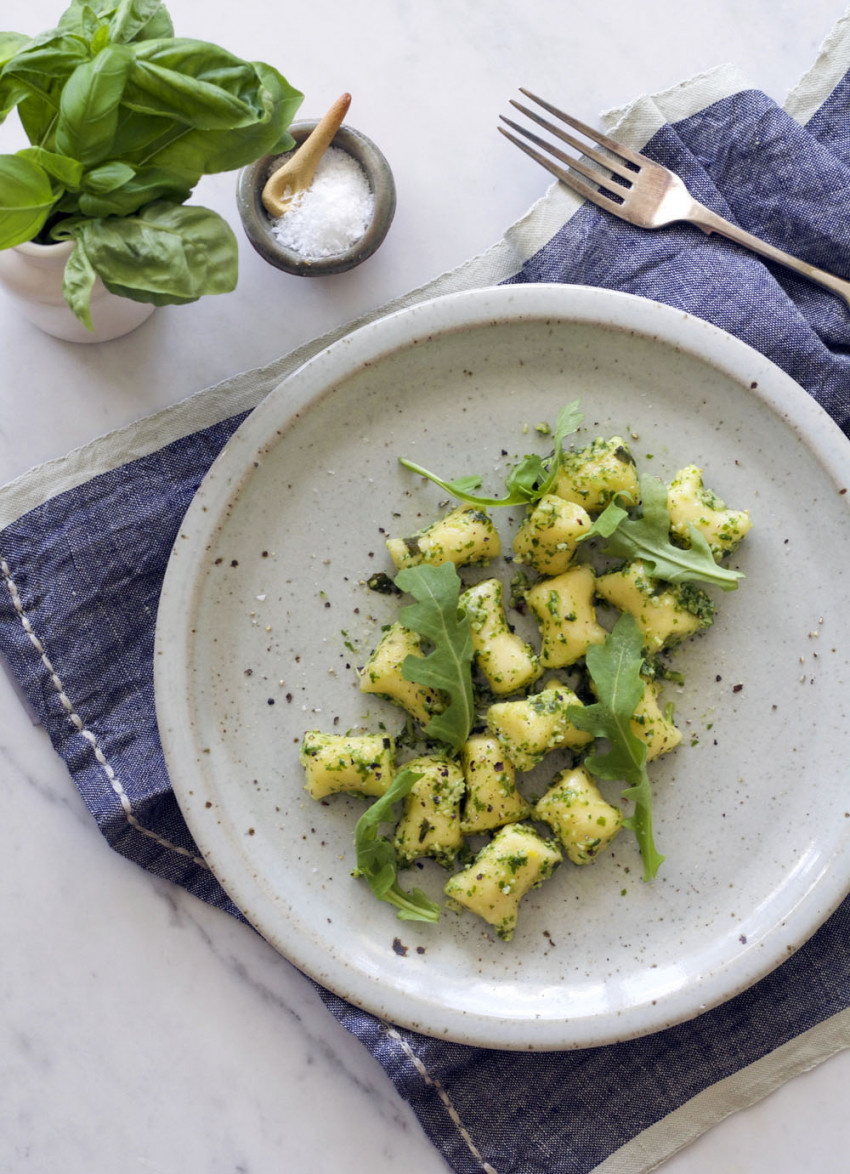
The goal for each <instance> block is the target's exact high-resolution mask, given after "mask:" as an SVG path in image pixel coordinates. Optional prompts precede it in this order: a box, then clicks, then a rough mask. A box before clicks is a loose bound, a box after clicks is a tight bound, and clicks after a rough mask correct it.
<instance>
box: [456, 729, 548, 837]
mask: <svg viewBox="0 0 850 1174" xmlns="http://www.w3.org/2000/svg"><path fill="white" fill-rule="evenodd" d="M460 767H461V770H462V771H463V777H464V780H465V782H466V797H465V799H464V803H463V818H462V819H461V831H462V832H463V833H464V835H468V836H472V835H477V834H478V833H479V832H489V831H492V829H493V828H498V827H502V826H503V825H504V824H506V823H518V822H519V820H521V819H525V818H526V817H527V816H528V815H530V814H531V807H530V806H529V804H528V803H526V801H525V799H523V797H522V795H520V793H519V791H518V790H517V788H516V771H515V770H514V766H513V763H512V762H511V760H510V759H509V758H508V756H507V754H505V751H504V748H503V746H502V744H501V742H500V741H499V740H498V738H494V737H492V735H489V734H473V736H472V737H471V738H468V739H467V741H466V742H465V743H464V745H463V747H462V748H461V752H460Z"/></svg>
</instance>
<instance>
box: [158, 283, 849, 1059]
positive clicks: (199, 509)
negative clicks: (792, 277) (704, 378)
mask: <svg viewBox="0 0 850 1174" xmlns="http://www.w3.org/2000/svg"><path fill="white" fill-rule="evenodd" d="M540 318H544V319H549V318H551V319H557V320H559V321H564V322H578V323H582V322H584V323H588V324H597V325H600V326H605V327H608V328H614V329H620V330H624V331H628V332H631V333H633V334H635V335H638V336H643V337H645V338H650V339H658V340H659V341H660V342H663V343H664V344H666V345H668V346H672V347H674V348H675V349H676V350H678V351H681V352H683V353H687V354H691V355H693V356H695V357H697V358H699V359H702V360H703V361H704V362H705V363H706V364H707V365H709V366H711V367H714V368H715V369H717V370H719V371H721V372H722V373H724V374H725V375H727V376H728V377H730V378H731V379H733V380H734V381H735V382H739V383H741V384H742V385H745V384H747V383H748V384H749V387H748V388H747V390H748V391H749V394H751V395H753V396H755V397H756V398H758V399H760V400H762V402H763V403H765V404H766V405H767V407H768V408H769V409H770V410H772V411H773V412H774V413H776V414H778V415H779V416H780V417H781V419H782V420H783V422H784V424H785V425H786V426H787V427H790V428H791V429H792V430H793V431H794V433H795V434H796V435H797V437H798V438H799V439H800V440H801V441H803V442H804V443H805V444H806V445H807V446H808V447H809V448H810V449H811V450H812V451H813V453H815V455H816V457H817V460H818V462H819V463H820V464H821V465H822V466H823V467H824V468H825V469H826V470H827V471H828V473H829V474H830V476H831V477H832V478H833V479H834V480H836V481H840V480H841V479H842V478H841V476H840V473H841V472H842V469H841V464H840V461H841V449H842V448H844V449H846V446H847V445H848V440H847V438H846V437H845V436H844V434H843V433H842V432H841V430H840V429H839V427H838V425H837V424H835V422H834V421H833V420H832V419H831V417H830V416H829V415H828V414H827V413H826V411H825V410H824V409H823V408H822V407H820V405H818V404H817V402H816V401H815V400H814V399H813V398H812V397H811V396H810V395H809V394H808V393H807V392H806V391H805V390H804V389H803V388H802V387H801V386H800V385H799V384H798V383H796V382H795V381H794V380H793V379H792V378H791V376H790V375H788V374H787V373H786V372H784V371H782V370H781V368H779V367H778V366H777V365H776V364H775V363H773V362H772V361H771V360H770V359H768V358H767V357H766V356H764V355H762V354H761V353H760V352H758V351H756V350H755V349H753V348H752V347H750V346H749V345H748V344H747V343H745V342H743V341H742V340H741V339H738V338H737V337H735V336H733V335H731V334H729V333H727V332H726V331H723V330H722V329H721V328H719V327H717V326H714V325H713V324H712V323H709V322H706V321H705V320H704V319H700V318H696V317H694V316H693V315H691V314H689V313H687V312H686V311H682V310H678V309H676V308H673V307H670V306H668V305H666V304H665V303H661V302H656V301H653V300H651V299H647V298H642V297H639V296H637V295H633V294H627V293H623V292H621V291H615V290H605V289H599V288H596V287H584V286H572V285H556V284H547V285H516V286H511V285H507V286H505V285H502V286H492V287H484V288H481V289H474V290H463V291H457V292H454V293H450V294H444V295H440V296H437V297H435V298H430V299H427V300H425V301H421V302H417V303H414V304H413V305H411V306H406V307H403V308H401V309H398V310H394V311H392V312H390V313H389V314H386V315H383V316H381V317H378V318H376V319H374V320H373V321H371V322H368V323H366V324H364V325H361V326H359V327H355V328H354V329H352V330H351V331H350V332H348V333H346V334H345V335H343V336H342V337H340V338H338V339H336V340H335V341H333V342H332V343H330V344H329V345H328V346H326V347H323V348H322V349H321V350H319V351H318V352H316V354H314V355H313V356H312V357H311V358H308V359H307V360H306V361H305V362H304V363H303V364H301V366H299V367H298V368H297V369H296V370H294V371H292V372H291V373H290V374H289V375H287V376H286V377H285V378H284V379H282V380H281V381H280V383H278V384H277V385H276V387H275V388H274V389H273V390H272V391H271V392H270V393H269V394H268V395H267V396H266V397H265V399H264V400H262V401H261V403H260V404H259V405H258V406H257V407H256V408H255V409H254V411H253V412H252V413H251V414H250V415H249V416H248V417H247V418H246V420H244V421H243V422H242V423H241V424H240V426H239V427H238V428H237V430H236V431H235V432H234V434H233V436H232V437H231V438H230V440H229V441H228V443H227V444H226V445H225V447H224V449H223V450H222V451H221V453H219V455H218V456H217V457H216V459H215V461H214V462H213V464H212V465H211V467H210V469H209V470H208V472H207V474H206V475H205V477H204V478H203V480H202V482H201V484H200V486H199V488H198V490H197V492H196V494H195V496H194V498H193V501H192V503H191V505H190V507H189V509H188V511H187V513H186V515H185V516H184V518H183V520H182V522H181V525H180V534H183V532H184V530H185V529H187V528H188V529H190V530H192V529H193V527H194V530H193V533H194V534H195V541H196V542H200V544H201V548H203V537H204V535H205V534H206V535H211V534H212V533H214V531H215V529H216V527H217V525H218V522H219V515H218V514H214V515H213V514H212V512H211V511H206V509H205V504H204V503H205V500H206V496H207V493H208V492H209V485H210V484H211V483H212V481H214V480H216V481H218V480H220V479H221V477H222V475H223V476H224V479H225V487H226V488H227V489H228V490H230V492H229V493H228V496H227V501H231V500H233V494H234V493H238V484H239V482H240V480H242V479H244V477H245V476H247V475H250V467H251V465H252V463H253V461H254V460H255V458H256V456H257V454H258V453H259V452H261V451H262V449H263V448H264V447H265V446H266V445H267V444H268V441H269V430H270V429H271V431H272V433H273V432H274V427H273V426H274V425H275V423H277V426H278V427H283V426H289V425H290V424H292V423H294V422H295V421H296V420H297V417H298V413H299V412H300V411H302V410H303V409H304V407H305V406H306V405H307V404H309V403H311V402H312V401H313V400H314V399H315V398H318V397H319V396H320V395H321V394H323V391H324V390H327V389H328V388H330V387H331V386H333V384H334V383H335V382H338V381H339V380H340V378H341V377H343V376H345V375H348V374H351V373H353V372H354V371H355V370H359V369H360V368H361V367H362V366H363V365H364V364H366V363H375V362H377V361H380V359H381V357H382V356H384V355H386V354H391V353H394V352H395V351H396V350H397V349H399V348H400V347H402V346H410V345H411V344H412V341H413V339H414V338H417V337H419V338H424V337H429V338H430V337H433V336H434V335H439V334H442V333H446V332H455V331H458V330H463V329H469V328H471V327H473V326H475V325H484V324H489V323H494V322H499V321H506V320H511V321H514V320H520V319H540ZM364 352H365V356H366V357H364ZM352 357H353V359H354V361H353V363H352ZM844 455H845V458H846V452H845V454H844ZM218 496H221V491H220V489H219V490H218ZM199 536H200V537H199ZM181 547H182V551H180V548H181ZM185 550H186V543H185V541H181V538H180V535H178V537H177V539H176V541H175V543H174V547H173V550H172V553H171V556H170V558H169V562H168V566H167V568H166V573H165V578H164V582H163V588H162V593H161V597H160V602H159V608H158V613H157V620H156V628H155V639H154V695H155V703H156V713H157V722H158V726H159V730H160V739H161V742H162V748H163V753H164V756H165V761H166V766H167V769H168V773H169V777H170V779H171V782H172V787H173V789H174V795H175V798H176V800H177V803H178V806H179V808H180V810H181V812H182V814H183V816H184V818H185V820H186V823H187V825H188V827H189V831H190V833H191V834H192V836H193V838H194V839H195V842H196V844H197V846H198V849H199V851H200V852H201V854H202V855H203V857H204V859H205V860H206V862H207V864H208V866H209V867H210V869H211V871H212V874H213V875H214V876H215V877H216V878H217V879H218V880H219V882H220V883H221V884H222V887H223V888H224V889H225V891H226V892H227V893H228V895H229V896H230V898H231V899H232V900H233V902H234V904H235V905H236V906H237V907H238V908H240V910H241V911H242V913H243V914H244V915H245V916H246V918H247V919H248V920H249V921H250V922H251V924H253V925H254V927H255V928H256V929H257V930H258V931H259V932H260V933H261V934H262V935H263V936H264V937H265V938H266V939H267V940H268V941H269V942H270V943H271V944H272V945H273V946H274V948H275V949H277V950H278V952H280V953H281V954H282V955H283V956H284V957H286V958H288V959H289V960H290V961H291V962H292V963H293V964H294V965H295V966H297V967H298V968H300V969H301V970H302V971H303V972H304V973H305V974H308V975H309V976H310V977H311V978H313V979H314V981H317V982H319V983H321V984H322V985H323V986H325V987H327V988H328V989H329V990H331V991H333V992H334V993H335V994H337V995H339V996H340V997H342V998H345V999H347V1000H348V1001H350V1002H352V1003H353V1004H354V1005H355V1006H357V1007H359V1008H361V1009H363V1010H365V1011H367V1012H368V1013H371V1014H374V1015H377V1016H378V1017H379V1018H382V1019H388V1018H391V1019H392V1021H393V1022H394V1023H396V1024H398V1025H399V1026H402V1027H407V1028H409V1029H411V1030H415V1031H418V1032H420V1033H423V1034H426V1035H432V1036H434V1037H437V1038H442V1039H446V1040H450V1041H453V1042H458V1043H463V1044H470V1045H474V1046H483V1047H490V1048H503V1049H508V1050H537V1051H544V1050H567V1049H571V1048H580V1047H588V1046H604V1045H606V1044H611V1043H616V1042H621V1041H623V1040H626V1039H631V1038H635V1037H638V1036H642V1035H646V1034H649V1033H651V1032H655V1031H658V1030H663V1029H664V1028H666V1027H670V1026H673V1025H675V1024H678V1023H682V1022H685V1021H688V1020H690V1019H692V1018H694V1017H696V1016H698V1015H699V1014H701V1013H702V1012H703V1011H705V1010H707V1009H709V1008H711V1007H715V1006H717V1005H719V1004H722V1003H724V1002H727V1001H728V1000H729V999H731V998H734V997H735V996H736V995H738V994H740V993H742V992H743V991H744V990H747V989H749V987H751V986H753V985H754V984H755V983H756V982H758V981H759V980H760V979H761V978H763V977H765V975H767V974H768V973H770V972H771V971H772V970H774V969H775V968H776V967H777V966H778V965H779V964H780V963H781V962H782V961H783V960H784V959H785V958H786V957H788V956H790V953H791V952H793V949H796V948H798V947H799V946H800V945H802V944H803V943H804V942H805V941H806V940H808V938H809V937H811V936H812V934H814V933H815V932H816V930H817V929H818V928H819V926H820V925H821V924H822V923H823V922H824V921H825V920H826V919H827V917H828V916H829V915H830V914H831V913H832V912H834V910H835V909H836V908H837V907H838V905H839V904H840V903H841V901H842V900H843V898H844V896H846V893H847V888H848V884H850V880H848V879H847V872H848V870H847V869H845V870H844V876H845V879H844V880H843V881H841V882H840V883H839V882H838V880H837V879H836V872H837V868H836V864H837V862H836V861H832V862H831V869H830V870H827V871H829V879H830V880H831V881H832V883H831V884H825V882H824V880H823V878H821V879H820V880H819V882H818V886H817V891H818V893H819V895H820V896H821V898H822V899H821V902H820V903H819V904H818V905H817V909H816V916H815V917H814V918H812V917H811V912H812V909H811V906H812V900H811V896H810V894H806V899H805V900H801V901H800V902H799V903H798V905H797V906H796V907H795V909H794V910H793V913H792V915H791V916H789V917H788V918H786V919H785V921H784V922H783V924H782V926H780V927H775V928H774V930H773V931H771V942H772V948H770V949H768V948H767V947H765V948H764V949H763V950H761V951H760V952H753V953H751V954H747V955H743V956H742V957H745V958H746V960H747V964H743V963H742V964H740V965H739V966H738V967H737V969H736V971H735V973H736V974H738V972H739V971H740V977H738V978H737V979H736V980H735V981H733V982H729V981H728V980H727V981H725V982H724V981H723V975H717V974H715V975H714V976H713V977H712V980H711V981H708V980H701V982H700V983H699V984H698V985H696V986H695V984H693V983H691V984H689V985H688V987H687V988H686V989H687V990H688V991H689V992H690V991H693V990H694V989H696V990H698V991H699V992H700V998H699V999H698V1001H697V1003H696V1004H694V1001H693V999H692V998H690V999H688V998H686V997H684V996H683V993H682V992H681V991H679V992H676V993H675V994H674V995H671V996H670V997H669V998H668V999H665V1000H664V1001H663V1006H657V1007H656V1008H654V1009H652V1010H649V1011H648V1010H647V1008H646V1007H642V1008H640V1010H641V1012H642V1014H640V1015H633V1016H632V1018H634V1019H636V1020H640V1021H639V1022H634V1023H629V1022H628V1019H629V1015H628V1012H621V1013H620V1014H619V1015H617V1016H615V1020H616V1022H615V1023H614V1024H611V1025H609V1026H608V1028H607V1030H606V1029H604V1028H600V1024H599V1020H600V1019H603V1018H605V1017H604V1016H594V1017H587V1019H585V1020H583V1021H582V1022H581V1024H580V1025H579V1026H578V1028H577V1026H576V1024H575V1023H574V1022H571V1021H570V1020H568V1019H555V1018H549V1019H542V1020H535V1019H533V1018H522V1019H518V1020H511V1021H503V1020H501V1019H496V1018H495V1017H493V1016H492V1015H491V1016H486V1015H483V1014H476V1013H473V1012H469V1011H465V1010H462V1009H451V1010H450V1011H445V1010H444V1009H442V1008H441V1009H440V1014H441V1015H442V1019H441V1021H440V1024H439V1026H436V1025H435V1026H433V1027H429V1026H428V1025H427V1024H426V1025H423V1023H422V1022H421V1021H420V1019H419V1018H417V1017H416V1015H415V1014H410V1013H409V1012H406V1010H405V1007H404V1006H403V1005H400V1004H399V1003H398V1000H396V1002H395V1003H393V1000H392V998H391V997H390V998H389V999H388V998H387V992H386V991H385V992H384V994H383V997H382V998H379V997H378V995H373V994H372V983H371V981H370V980H369V979H368V978H366V979H365V980H364V982H365V988H364V989H363V990H361V989H360V987H359V985H358V983H357V982H356V981H354V980H355V979H356V978H357V976H356V974H353V973H352V971H351V970H350V969H348V970H347V969H346V967H345V966H344V965H343V966H342V968H341V970H342V973H341V974H340V975H338V976H336V978H335V976H334V974H330V975H329V974H327V973H319V968H318V967H317V965H315V963H314V962H313V961H312V960H311V959H310V958H305V956H304V955H303V953H301V954H300V955H299V953H298V951H297V950H293V949H292V943H291V942H285V941H282V940H281V934H280V933H279V932H278V931H276V930H275V928H274V926H270V925H269V924H268V918H267V917H264V916H263V911H264V908H265V906H263V909H261V911H260V912H259V913H258V912H257V911H256V909H257V907H256V905H255V906H254V911H253V912H252V911H251V909H250V908H248V909H246V908H245V906H246V905H248V906H249V907H250V906H251V904H252V902H251V901H250V900H248V901H246V900H245V889H244V881H245V879H246V878H241V879H242V883H241V884H240V883H238V882H235V881H233V880H232V878H230V877H225V878H224V879H223V878H222V873H225V872H226V868H225V866H223V865H222V863H221V862H220V861H219V860H218V858H217V855H216V850H215V848H211V847H210V844H209V841H208V835H207V831H208V827H207V824H206V823H204V825H203V828H201V826H200V819H199V810H200V809H198V811H196V809H195V804H194V802H193V800H192V795H191V792H192V789H193V788H192V781H193V779H192V777H191V772H190V777H189V780H188V782H187V779H186V777H185V776H184V775H183V773H182V772H183V771H184V770H185V769H186V762H185V758H183V757H182V755H181V747H180V745H179V742H180V738H179V737H176V736H175V735H174V732H173V730H174V727H170V726H169V724H168V722H166V721H165V720H163V718H162V714H163V713H164V712H165V711H166V710H173V706H174V704H175V703H178V704H179V701H180V697H179V689H180V682H181V676H180V672H181V668H180V665H179V664H178V665H175V656H177V655H178V654H177V653H176V651H175V649H176V648H177V645H178V643H179V642H178V641H175V640H174V638H173V636H170V637H169V638H166V637H164V636H163V632H164V631H165V630H166V629H168V628H169V625H171V626H172V627H173V625H174V623H175V620H176V618H177V617H179V615H180V614H181V612H183V611H185V604H186V601H187V599H188V597H189V596H190V595H191V594H192V593H193V591H195V590H196V589H197V587H198V580H199V577H200V567H199V566H198V565H197V564H196V566H195V568H194V571H193V570H192V568H191V567H190V573H189V574H188V575H187V573H186V568H185V565H184V563H183V560H182V558H181V553H184V552H185ZM178 659H179V658H178ZM187 667H188V665H187V662H186V660H183V662H182V671H184V673H185V670H186V669H187ZM189 676H190V674H188V673H186V674H185V676H184V678H183V679H184V680H185V681H186V682H187V683H188V677H189ZM184 696H185V697H186V705H187V706H188V692H185V693H184ZM187 724H188V723H187ZM178 765H179V766H180V767H181V769H180V770H178V769H176V768H177V766H178ZM840 860H841V861H843V862H844V863H845V864H850V839H848V841H847V843H846V845H845V847H844V850H843V852H842V853H841V854H840ZM247 879H248V880H249V882H250V878H247ZM249 888H250V883H249ZM257 894H258V886H255V888H254V895H255V896H256V895H257ZM824 897H826V899H825V900H824V899H823V898H824ZM334 966H336V963H335V962H334ZM727 969H728V968H727ZM317 974H318V977H317ZM391 994H392V992H390V995H391ZM407 999H408V1001H411V1000H410V996H409V995H408V996H407ZM624 1020H625V1021H624ZM508 1024H514V1027H513V1028H512V1029H510V1030H506V1027H507V1025H508ZM556 1027H560V1030H559V1031H558V1030H555V1028H556Z"/></svg>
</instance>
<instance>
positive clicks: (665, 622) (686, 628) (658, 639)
mask: <svg viewBox="0 0 850 1174" xmlns="http://www.w3.org/2000/svg"><path fill="white" fill-rule="evenodd" d="M596 594H597V595H599V596H601V597H602V599H605V600H607V602H608V603H610V604H612V605H613V606H614V607H617V608H619V609H620V611H625V612H629V613H630V614H631V615H633V616H634V618H635V620H636V621H637V624H638V627H639V628H640V630H641V632H642V633H643V638H644V643H645V645H646V648H647V649H648V650H649V651H650V652H660V651H661V649H662V648H672V647H673V646H674V645H676V644H680V643H681V642H682V641H683V640H685V639H686V638H687V637H688V636H692V635H693V634H694V633H695V632H698V631H699V630H700V629H701V628H708V627H710V626H711V623H712V622H713V620H714V605H713V603H712V602H711V598H710V596H708V595H707V594H706V593H705V592H704V591H703V590H702V589H701V588H699V587H695V586H693V585H692V584H690V583H682V584H678V585H674V584H669V585H667V586H664V585H663V584H662V583H661V581H660V580H658V579H654V578H653V577H652V576H651V575H649V574H647V571H646V568H645V567H644V564H643V562H642V561H641V560H640V559H635V560H634V561H633V562H630V563H626V565H625V566H623V567H622V568H621V569H620V570H619V571H611V572H610V573H609V574H607V575H600V576H599V578H598V579H597V580H596Z"/></svg>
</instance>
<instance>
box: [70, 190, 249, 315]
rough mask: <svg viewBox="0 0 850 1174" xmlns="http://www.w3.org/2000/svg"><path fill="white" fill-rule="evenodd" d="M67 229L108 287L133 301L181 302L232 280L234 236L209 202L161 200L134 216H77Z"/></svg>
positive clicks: (221, 289) (223, 288) (227, 287)
mask: <svg viewBox="0 0 850 1174" xmlns="http://www.w3.org/2000/svg"><path fill="white" fill-rule="evenodd" d="M66 231H68V232H70V233H71V234H72V235H73V236H75V237H76V238H77V239H78V240H82V242H83V245H84V247H85V250H86V253H87V254H88V256H89V258H90V260H91V263H92V265H93V266H94V268H95V269H96V270H97V272H98V274H99V275H100V278H101V280H102V281H103V284H104V285H105V286H106V288H107V289H109V290H111V291H112V292H113V293H119V294H121V295H122V296H123V297H128V298H132V299H133V300H134V301H137V302H152V303H153V304H154V305H156V306H166V305H179V304H183V303H185V302H194V301H197V299H198V298H199V297H201V295H202V294H213V293H229V292H230V291H231V290H232V289H234V288H235V286H236V277H237V263H238V248H237V244H236V237H235V236H234V234H233V231H232V230H231V228H230V226H229V225H228V224H227V222H226V221H225V220H223V219H222V217H221V216H219V215H218V214H217V213H216V212H212V211H210V210H209V209H208V208H201V207H194V206H193V207H187V206H185V205H183V204H171V203H168V202H167V201H164V200H160V201H157V202H155V203H153V204H149V205H147V206H146V207H145V208H143V209H142V210H141V212H139V214H138V216H128V217H105V218H103V219H96V220H79V221H77V222H75V223H74V224H73V225H72V226H71V227H70V228H66Z"/></svg>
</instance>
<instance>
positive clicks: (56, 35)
mask: <svg viewBox="0 0 850 1174" xmlns="http://www.w3.org/2000/svg"><path fill="white" fill-rule="evenodd" d="M88 60H89V50H88V45H87V43H86V41H84V40H83V39H82V38H80V37H75V36H69V35H67V34H65V33H62V32H60V31H59V30H56V29H51V30H50V31H49V32H46V33H40V34H39V36H37V37H33V38H31V39H30V40H28V41H27V43H26V46H25V47H24V48H21V49H19V51H18V52H17V53H15V54H14V56H13V57H11V58H9V60H7V61H6V62H5V64H4V65H3V76H4V77H17V78H19V79H21V80H22V81H23V82H25V84H26V85H27V86H28V87H31V88H33V90H34V91H35V92H36V93H43V92H44V91H45V89H46V86H45V84H44V79H45V78H47V79H54V78H59V79H60V80H63V81H64V80H65V79H67V78H69V77H70V76H71V74H72V73H73V72H74V70H75V69H76V68H77V67H78V66H80V65H83V64H84V63H85V62H86V61H88Z"/></svg>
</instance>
